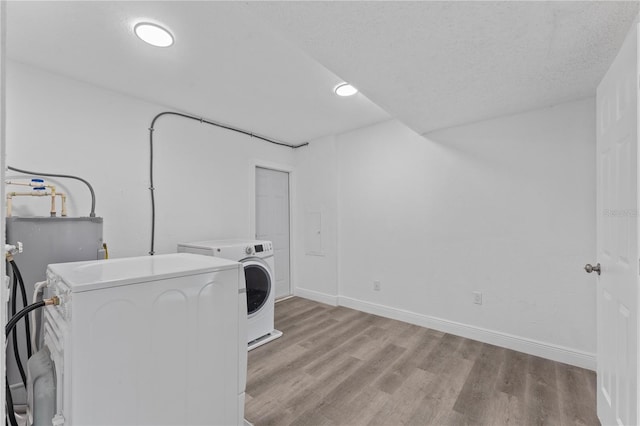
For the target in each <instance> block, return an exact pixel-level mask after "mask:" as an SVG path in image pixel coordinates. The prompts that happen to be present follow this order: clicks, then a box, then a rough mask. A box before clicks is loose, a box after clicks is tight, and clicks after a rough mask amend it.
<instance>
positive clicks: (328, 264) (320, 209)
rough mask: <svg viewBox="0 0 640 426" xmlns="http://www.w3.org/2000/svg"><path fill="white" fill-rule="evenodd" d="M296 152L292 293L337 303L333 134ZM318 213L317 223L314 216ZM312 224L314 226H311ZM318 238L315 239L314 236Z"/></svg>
mask: <svg viewBox="0 0 640 426" xmlns="http://www.w3.org/2000/svg"><path fill="white" fill-rule="evenodd" d="M295 154H296V179H297V186H296V188H297V193H296V200H297V203H298V208H297V209H296V213H297V220H296V221H295V223H296V229H295V230H294V234H293V237H294V238H295V239H296V244H295V250H296V252H295V257H294V258H295V259H296V261H297V267H296V276H295V277H294V281H295V283H296V285H295V288H294V293H295V294H296V295H299V296H303V297H307V298H311V299H314V300H318V301H321V302H324V303H329V304H336V303H337V297H336V296H337V295H338V263H337V255H338V229H337V224H338V216H337V215H338V205H337V203H338V194H337V190H338V163H337V157H336V138H335V137H334V136H329V137H325V138H320V139H317V140H314V141H313V142H312V143H310V144H309V146H306V147H303V148H298V149H296V151H295ZM318 216H319V222H320V223H319V225H320V226H319V227H318V226H317V225H318V223H317V220H318ZM314 226H315V227H314ZM314 237H315V238H318V241H317V242H316V243H314V242H313V241H312V239H313V238H314ZM318 248H319V249H320V250H318Z"/></svg>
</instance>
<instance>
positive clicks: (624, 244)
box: [596, 20, 640, 425]
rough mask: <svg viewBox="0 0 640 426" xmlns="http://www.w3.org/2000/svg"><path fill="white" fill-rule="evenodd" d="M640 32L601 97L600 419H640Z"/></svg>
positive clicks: (613, 68)
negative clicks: (639, 187) (639, 134)
mask: <svg viewBox="0 0 640 426" xmlns="http://www.w3.org/2000/svg"><path fill="white" fill-rule="evenodd" d="M638 82H639V80H638V26H637V20H636V23H635V24H634V25H633V27H632V29H631V31H630V33H629V35H628V36H627V38H626V40H625V42H624V44H623V46H622V48H621V50H620V52H619V53H618V56H617V57H616V59H615V61H614V62H613V64H612V65H611V68H610V69H609V71H608V72H607V74H606V75H605V77H604V79H603V80H602V82H601V83H600V85H599V86H598V91H597V111H596V115H597V125H596V127H597V158H598V166H597V167H598V183H597V208H598V213H597V232H598V239H597V251H598V254H597V255H598V257H597V260H598V262H599V263H600V265H601V266H600V268H601V275H600V276H599V277H598V294H597V304H598V361H597V363H598V368H597V370H598V371H597V375H598V379H597V386H598V391H597V392H598V397H597V398H598V417H599V418H600V421H601V422H602V424H603V425H637V424H638V421H640V418H639V417H638V284H639V281H640V280H639V279H638V272H639V261H640V259H639V257H638V212H639V210H638V207H639V206H638Z"/></svg>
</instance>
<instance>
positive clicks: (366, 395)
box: [245, 297, 600, 426]
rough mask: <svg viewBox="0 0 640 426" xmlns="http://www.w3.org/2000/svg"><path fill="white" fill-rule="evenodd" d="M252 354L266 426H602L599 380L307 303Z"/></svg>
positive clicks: (253, 398)
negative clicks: (279, 334)
mask: <svg viewBox="0 0 640 426" xmlns="http://www.w3.org/2000/svg"><path fill="white" fill-rule="evenodd" d="M275 315H276V318H275V324H276V328H277V329H278V330H280V331H282V332H283V333H284V335H283V337H281V338H280V339H278V340H275V341H273V342H271V343H268V344H266V345H264V346H261V347H259V348H257V349H254V350H253V351H251V352H250V353H249V370H248V377H247V399H246V401H247V402H246V409H245V417H246V418H247V420H249V421H250V422H252V423H253V424H254V425H255V426H262V425H387V426H388V425H463V424H475V425H533V424H549V425H561V424H562V425H574V424H582V425H598V424H600V423H599V421H598V418H597V416H596V396H595V390H596V377H595V373H594V372H592V371H588V370H585V369H582V368H578V367H573V366H570V365H566V364H561V363H558V362H554V361H549V360H545V359H543V358H539V357H535V356H531V355H527V354H523V353H520V352H515V351H512V350H508V349H504V348H500V347H497V346H493V345H489V344H485V343H481V342H477V341H474V340H469V339H465V338H462V337H458V336H454V335H451V334H445V333H442V332H439V331H435V330H431V329H427V328H423V327H419V326H416V325H412V324H407V323H403V322H400V321H395V320H390V319H386V318H382V317H379V316H375V315H370V314H366V313H363V312H359V311H355V310H352V309H348V308H344V307H332V306H329V305H324V304H321V303H317V302H313V301H310V300H306V299H301V298H296V297H294V298H291V299H287V300H284V301H282V302H279V303H276V313H275Z"/></svg>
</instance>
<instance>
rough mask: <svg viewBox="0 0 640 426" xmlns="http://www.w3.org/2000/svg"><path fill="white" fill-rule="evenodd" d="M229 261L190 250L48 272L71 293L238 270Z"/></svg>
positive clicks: (54, 268)
mask: <svg viewBox="0 0 640 426" xmlns="http://www.w3.org/2000/svg"><path fill="white" fill-rule="evenodd" d="M240 266H241V264H240V263H238V262H234V261H232V260H227V259H221V258H217V257H211V256H203V255H199V254H191V253H173V254H163V255H155V256H142V257H128V258H121V259H109V260H90V261H87V262H70V263H56V264H51V265H49V267H48V268H47V270H48V275H49V274H53V275H54V276H58V277H60V279H62V281H64V283H65V284H66V285H67V286H69V288H71V291H72V292H74V293H75V292H81V291H88V290H97V289H101V288H108V287H116V286H122V285H128V284H136V283H143V282H148V281H156V280H161V279H167V278H175V277H181V276H187V275H199V274H203V273H208V272H214V271H220V270H224V269H234V268H235V269H238V268H240Z"/></svg>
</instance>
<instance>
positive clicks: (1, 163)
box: [0, 0, 7, 419]
mask: <svg viewBox="0 0 640 426" xmlns="http://www.w3.org/2000/svg"><path fill="white" fill-rule="evenodd" d="M6 6H7V2H6V1H4V0H2V1H0V182H2V184H0V210H1V212H0V238H1V239H2V248H0V254H2V259H3V260H4V258H5V248H4V242H5V235H4V231H5V218H6V214H7V210H6V208H5V188H4V175H5V165H6V164H5V163H6V158H7V155H6V152H7V150H6V140H5V108H6V103H5V100H6V93H7V91H6V81H5V76H6V61H5V52H6V51H7V49H6V47H7V46H6V44H7V25H6V24H7V8H6ZM5 274H6V271H5V262H4V261H3V262H0V284H1V285H0V318H2V324H3V326H2V329H3V330H4V324H6V321H7V317H6V314H7V313H6V309H5V307H6V306H7V303H6V302H7V292H6V291H5V290H6V288H5V285H4V284H5V282H4V277H5ZM4 342H5V337H4V333H2V337H0V345H1V347H3V348H4ZM5 353H6V351H4V350H2V351H0V376H2V382H1V383H0V398H1V399H2V404H0V416H1V417H0V418H2V419H6V413H5V406H4V401H5V398H6V395H5V368H6V366H5V361H6V360H5Z"/></svg>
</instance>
